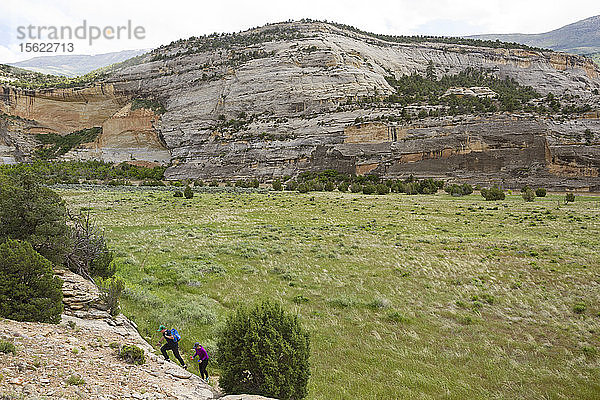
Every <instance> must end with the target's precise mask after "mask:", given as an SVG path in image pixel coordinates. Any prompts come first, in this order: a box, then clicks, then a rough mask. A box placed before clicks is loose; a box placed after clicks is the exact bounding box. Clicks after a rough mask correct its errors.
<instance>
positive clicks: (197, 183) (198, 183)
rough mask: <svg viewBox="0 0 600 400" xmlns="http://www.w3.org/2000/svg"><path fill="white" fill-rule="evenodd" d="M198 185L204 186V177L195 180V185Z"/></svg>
mask: <svg viewBox="0 0 600 400" xmlns="http://www.w3.org/2000/svg"><path fill="white" fill-rule="evenodd" d="M196 186H197V187H202V186H204V181H203V180H202V179H196V180H195V181H194V187H196Z"/></svg>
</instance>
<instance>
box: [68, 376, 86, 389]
mask: <svg viewBox="0 0 600 400" xmlns="http://www.w3.org/2000/svg"><path fill="white" fill-rule="evenodd" d="M66 382H67V385H72V386H80V385H85V380H84V379H83V378H82V377H81V376H79V375H70V376H69V377H68V378H67V380H66Z"/></svg>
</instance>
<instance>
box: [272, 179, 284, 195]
mask: <svg viewBox="0 0 600 400" xmlns="http://www.w3.org/2000/svg"><path fill="white" fill-rule="evenodd" d="M272 186H273V190H276V191H278V192H279V191H281V190H283V185H282V184H281V181H280V180H279V179H275V180H274V181H273V184H272Z"/></svg>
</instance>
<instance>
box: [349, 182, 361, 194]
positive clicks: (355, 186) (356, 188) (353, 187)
mask: <svg viewBox="0 0 600 400" xmlns="http://www.w3.org/2000/svg"><path fill="white" fill-rule="evenodd" d="M362 190H363V188H362V186H361V185H360V184H359V183H353V184H352V185H351V186H350V191H351V192H352V193H360V192H362Z"/></svg>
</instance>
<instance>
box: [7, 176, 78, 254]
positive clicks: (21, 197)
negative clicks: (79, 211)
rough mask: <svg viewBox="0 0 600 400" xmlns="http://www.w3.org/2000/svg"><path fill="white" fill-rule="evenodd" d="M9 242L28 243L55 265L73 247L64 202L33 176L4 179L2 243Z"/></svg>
mask: <svg viewBox="0 0 600 400" xmlns="http://www.w3.org/2000/svg"><path fill="white" fill-rule="evenodd" d="M7 238H11V239H19V240H26V241H28V242H29V243H31V245H32V246H33V248H34V249H35V251H37V252H38V253H40V254H41V255H42V256H43V257H45V258H47V259H48V260H50V261H51V262H53V263H54V264H62V263H63V262H64V260H65V255H66V254H67V252H68V251H69V248H70V247H71V242H70V240H69V228H68V226H67V211H66V208H65V204H64V202H63V201H62V199H61V198H60V196H59V195H58V194H56V193H55V192H54V191H52V190H50V189H48V188H46V187H43V186H41V185H40V182H39V181H38V180H37V179H36V178H35V177H34V176H33V175H32V174H31V173H15V174H13V175H12V176H10V177H9V176H4V175H2V176H0V242H3V241H5V240H6V239H7Z"/></svg>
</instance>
